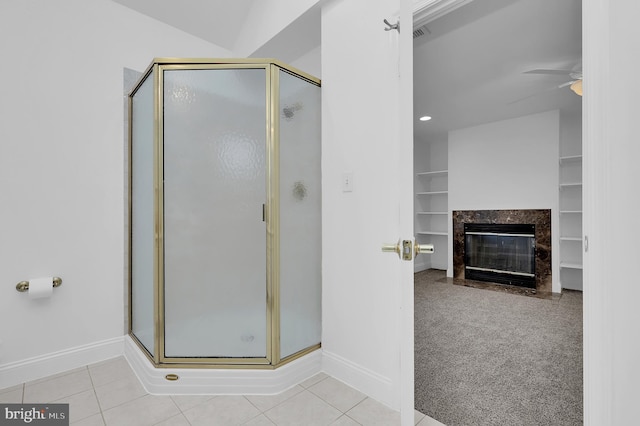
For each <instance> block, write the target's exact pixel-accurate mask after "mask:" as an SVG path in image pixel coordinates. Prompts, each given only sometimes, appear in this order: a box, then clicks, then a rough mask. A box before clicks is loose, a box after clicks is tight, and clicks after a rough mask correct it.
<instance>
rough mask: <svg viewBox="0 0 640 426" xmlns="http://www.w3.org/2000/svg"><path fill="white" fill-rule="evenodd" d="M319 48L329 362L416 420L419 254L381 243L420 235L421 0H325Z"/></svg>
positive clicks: (333, 370)
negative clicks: (416, 125)
mask: <svg viewBox="0 0 640 426" xmlns="http://www.w3.org/2000/svg"><path fill="white" fill-rule="evenodd" d="M384 19H387V20H388V21H389V22H390V23H392V24H395V23H397V22H398V19H399V20H400V32H398V31H396V30H395V29H392V30H390V31H385V24H384V23H383V20H384ZM321 46H322V47H321V48H322V52H321V56H322V81H323V84H322V104H323V109H322V122H323V127H322V133H323V135H322V140H323V143H322V149H323V152H322V158H323V170H322V175H323V230H322V233H323V244H322V245H323V253H322V255H323V339H322V344H323V351H324V361H323V362H324V364H323V367H324V369H325V371H326V372H327V373H329V374H330V375H332V376H334V377H336V378H338V379H341V380H343V381H345V382H347V383H348V384H351V385H352V386H354V387H356V388H358V389H361V390H363V391H364V392H365V393H367V394H368V395H370V396H372V397H374V398H375V399H378V400H380V401H382V402H384V403H386V404H387V405H390V406H391V407H394V408H397V409H401V417H402V424H403V425H412V424H413V417H414V407H413V374H414V372H413V262H412V261H401V260H400V259H399V258H398V256H397V255H395V254H393V253H383V252H382V250H381V247H382V244H383V243H395V242H397V241H398V240H409V241H411V240H412V238H413V195H412V192H413V184H412V183H413V179H412V174H413V170H412V169H413V166H412V165H413V137H412V133H413V131H412V129H413V125H412V122H413V112H412V108H413V94H412V92H413V76H412V61H413V45H412V16H411V2H410V1H409V0H374V1H372V0H348V1H347V0H345V1H330V2H326V3H325V4H324V5H323V7H322V44H321Z"/></svg>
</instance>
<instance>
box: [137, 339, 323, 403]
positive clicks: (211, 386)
mask: <svg viewBox="0 0 640 426" xmlns="http://www.w3.org/2000/svg"><path fill="white" fill-rule="evenodd" d="M124 354H125V357H126V359H127V361H128V362H129V364H130V365H131V368H132V369H133V371H134V372H135V373H136V375H137V376H138V379H139V380H140V382H141V383H142V385H143V386H144V388H145V389H146V390H147V392H149V393H150V394H154V395H272V394H277V393H280V392H283V391H285V390H287V389H289V388H291V387H293V386H295V385H297V384H298V383H300V382H303V381H305V380H306V379H308V378H309V377H311V376H313V375H315V374H317V373H319V372H320V371H321V367H322V349H318V350H317V351H314V352H311V353H310V354H307V355H305V356H303V357H301V358H299V359H297V360H295V361H292V362H290V363H288V364H286V365H283V366H282V367H279V368H277V369H275V370H251V369H246V370H245V369H207V368H155V367H154V366H153V365H152V364H151V362H149V360H148V359H147V357H146V356H145V355H144V354H143V353H142V352H141V350H140V348H139V347H138V345H137V344H136V343H135V342H134V341H133V340H132V339H131V337H129V336H125V340H124ZM167 374H177V375H178V377H179V379H178V380H176V381H169V380H167V379H165V376H166V375H167Z"/></svg>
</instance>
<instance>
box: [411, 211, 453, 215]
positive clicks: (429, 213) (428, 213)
mask: <svg viewBox="0 0 640 426" xmlns="http://www.w3.org/2000/svg"><path fill="white" fill-rule="evenodd" d="M421 214H427V215H446V214H447V212H417V213H416V215H421Z"/></svg>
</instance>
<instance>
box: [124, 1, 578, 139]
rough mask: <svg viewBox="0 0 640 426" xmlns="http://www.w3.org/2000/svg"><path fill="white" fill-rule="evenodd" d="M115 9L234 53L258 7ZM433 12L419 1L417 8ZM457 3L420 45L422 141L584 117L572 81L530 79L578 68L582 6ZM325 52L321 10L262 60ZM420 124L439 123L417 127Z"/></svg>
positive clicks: (133, 4)
mask: <svg viewBox="0 0 640 426" xmlns="http://www.w3.org/2000/svg"><path fill="white" fill-rule="evenodd" d="M113 1H114V2H117V3H119V4H122V5H124V6H126V7H129V8H131V9H134V10H136V11H138V12H140V13H142V14H145V15H147V16H149V17H151V18H154V19H157V20H159V21H161V22H164V23H166V24H168V25H171V26H173V27H176V28H178V29H181V30H183V31H185V32H188V33H191V34H193V35H195V36H197V37H200V38H202V39H204V40H207V41H210V42H212V43H214V44H217V45H218V46H221V47H224V48H226V49H228V50H233V49H234V46H235V45H236V43H237V41H238V38H239V37H240V34H241V31H243V27H244V25H243V24H244V22H245V21H246V17H247V15H248V14H249V12H250V11H251V9H252V7H254V6H255V5H256V4H257V3H256V0H233V1H231V0H181V1H180V2H177V1H175V0H113ZM430 3H433V2H432V1H425V0H414V5H415V7H416V9H418V8H419V7H420V5H422V4H430ZM444 3H447V2H444ZM449 3H450V4H458V5H462V6H460V7H458V8H457V9H454V10H453V11H451V12H449V13H447V14H445V15H444V16H441V17H439V18H437V19H435V20H432V21H430V22H427V24H426V28H425V29H424V35H423V36H421V37H418V38H416V39H414V114H415V116H416V117H415V118H416V121H415V123H416V124H415V140H416V141H418V142H419V141H425V140H433V139H434V138H444V137H446V134H447V132H448V131H450V130H455V129H459V128H464V127H469V126H474V125H478V124H482V123H487V122H492V121H498V120H502V119H507V118H513V117H518V116H522V115H526V114H532V113H536V112H542V111H548V110H551V109H560V110H561V111H562V112H563V113H570V114H579V111H580V108H581V98H580V97H579V96H577V95H575V94H574V93H573V92H571V91H570V90H569V88H568V87H564V88H560V89H559V88H557V86H559V85H561V84H563V83H565V82H567V81H568V80H569V79H568V78H567V76H562V75H541V74H523V72H524V71H527V70H532V69H537V68H546V69H571V68H574V67H580V61H581V51H582V46H581V0H449ZM452 9H453V8H452ZM416 16H419V14H417V15H416ZM382 18H384V17H381V21H382ZM419 25H420V26H421V25H422V24H421V23H420V24H419ZM380 30H381V31H382V30H383V25H382V22H381V27H380ZM294 33H295V34H294ZM312 33H313V34H312ZM319 43H320V13H319V10H318V8H314V9H313V10H311V11H310V12H308V13H305V14H303V15H302V16H301V17H300V18H299V19H298V20H297V21H296V22H294V23H293V24H291V25H290V26H289V27H288V28H287V29H285V31H283V32H282V34H280V35H278V36H276V37H274V39H272V40H270V41H269V43H267V44H266V45H265V46H263V48H261V49H259V50H258V51H257V52H255V54H256V55H257V56H265V57H266V56H274V55H273V54H272V53H271V52H273V51H280V52H283V51H286V52H289V53H290V54H288V57H282V56H281V55H278V56H280V57H279V59H281V60H284V61H286V62H290V61H293V60H295V59H296V58H297V57H299V56H300V55H302V54H303V53H305V52H307V51H310V50H311V49H313V48H315V47H317V46H318V45H319ZM285 56H287V55H285ZM422 115H430V116H432V117H433V119H432V120H431V121H427V122H419V121H418V120H417V119H418V117H420V116H422Z"/></svg>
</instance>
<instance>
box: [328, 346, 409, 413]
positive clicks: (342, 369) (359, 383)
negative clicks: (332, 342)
mask: <svg viewBox="0 0 640 426" xmlns="http://www.w3.org/2000/svg"><path fill="white" fill-rule="evenodd" d="M322 370H323V371H324V372H325V373H327V374H328V375H330V376H332V377H334V378H336V379H338V380H340V381H342V382H344V383H346V384H347V385H349V386H351V387H353V388H355V389H357V390H359V391H360V392H362V393H364V394H365V395H367V396H369V397H370V398H372V399H375V400H376V401H378V402H380V403H382V404H384V405H386V406H388V407H390V408H392V409H394V410H396V411H398V410H400V396H399V395H398V392H397V389H396V387H394V384H393V382H392V380H391V379H389V378H388V377H385V376H381V375H380V374H378V373H375V372H373V371H371V370H369V369H367V368H365V367H363V366H361V365H359V364H355V363H353V362H351V361H349V360H347V359H345V358H342V357H341V356H339V355H336V354H333V353H330V352H327V351H324V353H323V357H322Z"/></svg>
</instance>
